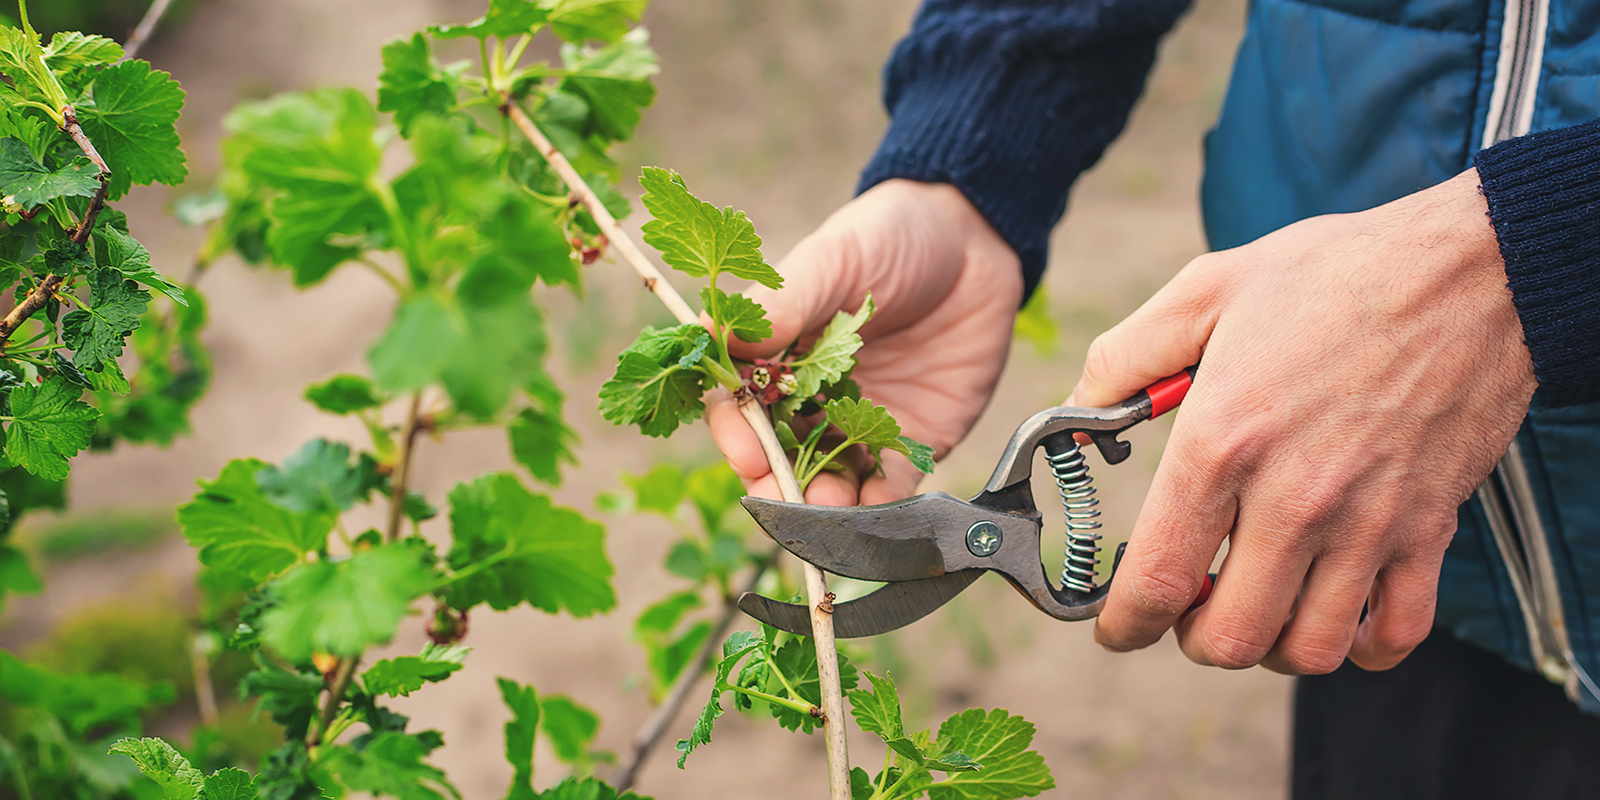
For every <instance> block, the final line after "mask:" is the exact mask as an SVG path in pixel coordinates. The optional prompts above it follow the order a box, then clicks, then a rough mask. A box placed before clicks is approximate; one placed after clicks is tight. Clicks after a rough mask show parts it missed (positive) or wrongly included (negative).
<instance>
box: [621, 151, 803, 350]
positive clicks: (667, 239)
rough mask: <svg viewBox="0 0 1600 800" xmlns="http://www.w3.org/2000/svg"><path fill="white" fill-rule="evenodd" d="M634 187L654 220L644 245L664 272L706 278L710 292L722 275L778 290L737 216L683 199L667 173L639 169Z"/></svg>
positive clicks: (752, 234)
mask: <svg viewBox="0 0 1600 800" xmlns="http://www.w3.org/2000/svg"><path fill="white" fill-rule="evenodd" d="M639 185H640V186H642V187H644V190H645V194H644V196H643V197H641V198H639V201H640V202H642V203H644V207H645V208H647V209H649V210H650V214H651V216H653V217H654V219H652V220H651V221H649V222H646V223H645V224H644V240H645V243H646V244H649V245H650V246H651V247H654V248H655V249H657V250H659V251H661V259H662V260H663V261H665V262H667V264H668V265H669V266H671V267H673V268H674V269H678V270H681V271H682V272H684V273H685V274H687V275H689V276H690V277H692V278H708V279H710V282H711V286H713V287H715V286H716V284H717V277H718V276H720V275H722V274H724V273H726V274H728V275H732V276H733V277H735V278H743V279H745V280H752V281H756V282H757V283H760V284H761V285H763V286H766V287H767V288H769V289H777V288H779V287H781V286H783V278H782V276H780V275H778V271H777V270H775V269H773V268H772V267H769V266H767V262H766V260H765V259H764V258H762V256H761V237H760V236H757V235H756V228H755V226H754V225H752V224H750V220H748V219H746V218H745V216H744V212H743V211H736V210H734V209H733V208H731V207H729V208H722V209H718V208H717V207H716V206H713V205H711V204H710V203H707V202H706V201H704V200H701V199H699V198H697V197H695V196H694V195H692V194H689V189H688V187H687V186H685V185H684V182H683V178H682V177H681V176H679V175H678V173H676V172H673V171H671V170H665V169H660V168H657V167H645V169H644V173H643V174H641V175H640V176H639ZM713 318H715V315H713ZM724 327H726V324H725V323H724Z"/></svg>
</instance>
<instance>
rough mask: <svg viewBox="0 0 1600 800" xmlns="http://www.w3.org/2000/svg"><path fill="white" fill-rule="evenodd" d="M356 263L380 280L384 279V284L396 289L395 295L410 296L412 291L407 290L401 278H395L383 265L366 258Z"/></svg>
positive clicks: (356, 260) (358, 259) (357, 260)
mask: <svg viewBox="0 0 1600 800" xmlns="http://www.w3.org/2000/svg"><path fill="white" fill-rule="evenodd" d="M355 262H356V263H357V264H360V265H361V266H363V267H366V269H367V271H368V272H371V273H372V274H374V275H377V276H378V277H379V278H382V279H383V282H384V283H387V284H389V288H391V289H394V291H395V294H398V295H400V296H401V297H405V296H406V295H407V294H410V292H411V290H410V289H409V288H407V287H406V285H405V284H404V283H403V282H401V280H400V279H399V278H397V277H395V274H394V273H393V272H390V271H389V270H387V269H384V268H383V265H382V264H379V263H378V262H376V261H373V260H372V259H370V258H367V257H366V256H362V257H360V258H357V259H355Z"/></svg>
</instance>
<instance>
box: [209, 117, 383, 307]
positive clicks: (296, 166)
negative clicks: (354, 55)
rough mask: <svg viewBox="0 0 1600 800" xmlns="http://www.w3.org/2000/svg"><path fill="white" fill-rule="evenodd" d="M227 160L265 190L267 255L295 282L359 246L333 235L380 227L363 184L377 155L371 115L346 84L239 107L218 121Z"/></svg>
mask: <svg viewBox="0 0 1600 800" xmlns="http://www.w3.org/2000/svg"><path fill="white" fill-rule="evenodd" d="M223 124H224V125H225V126H226V127H227V128H228V130H229V131H231V132H232V136H230V137H229V139H228V140H227V141H225V142H224V143H223V153H224V156H225V157H226V158H227V160H228V161H229V163H231V164H233V165H235V166H237V168H238V169H240V170H241V171H242V173H243V174H244V175H245V176H246V177H247V178H249V179H250V180H252V181H255V182H256V183H257V184H259V185H260V186H261V187H264V188H266V189H268V190H270V192H269V194H270V199H268V201H267V204H266V209H267V216H268V218H269V219H270V222H271V225H270V228H269V229H268V231H267V244H268V246H269V247H270V248H271V251H272V259H273V260H274V261H276V262H277V263H279V264H282V265H284V266H287V267H289V268H291V269H292V270H293V272H294V281H295V285H297V286H309V285H311V284H314V283H317V282H318V281H321V280H322V279H323V278H324V277H327V275H328V273H329V272H330V271H332V270H333V268H334V267H336V266H338V265H339V264H340V263H342V262H344V261H346V260H348V259H350V258H353V257H354V256H355V255H357V254H358V253H359V252H360V250H361V248H360V247H359V246H357V245H353V244H350V243H348V242H346V241H344V240H343V238H341V237H350V236H359V235H364V234H367V233H368V232H369V231H373V230H383V229H385V228H386V226H387V217H386V216H385V214H384V213H383V209H382V206H381V205H380V203H379V201H378V199H377V198H376V197H375V196H374V194H373V192H372V190H371V189H370V186H371V184H372V183H373V182H375V181H376V180H377V178H378V162H379V159H380V158H381V156H382V153H381V152H380V150H379V148H378V144H377V141H376V139H375V138H374V137H375V136H376V133H377V126H378V115H377V111H376V110H375V109H374V108H373V106H372V102H371V101H370V100H368V99H367V97H366V95H364V94H362V93H361V92H358V91H355V90H354V89H327V90H322V91H316V92H304V93H293V94H283V95H279V96H277V97H274V98H272V99H271V100H267V101H264V102H261V103H250V104H245V105H242V106H240V107H239V108H236V109H234V110H233V112H232V113H230V114H229V115H228V117H227V118H226V119H225V120H224V122H223Z"/></svg>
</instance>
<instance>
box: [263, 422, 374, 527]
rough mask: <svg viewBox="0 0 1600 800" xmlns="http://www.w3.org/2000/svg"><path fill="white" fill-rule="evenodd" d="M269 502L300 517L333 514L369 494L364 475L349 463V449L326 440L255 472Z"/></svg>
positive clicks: (314, 443)
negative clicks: (275, 464)
mask: <svg viewBox="0 0 1600 800" xmlns="http://www.w3.org/2000/svg"><path fill="white" fill-rule="evenodd" d="M256 484H257V485H258V486H260V487H261V493H262V494H264V495H266V497H267V499H268V500H271V501H272V502H274V503H276V504H278V505H279V506H281V507H283V508H286V509H288V510H290V511H293V512H296V513H299V514H333V515H337V514H338V513H339V512H341V511H344V510H346V509H348V508H350V507H351V506H352V505H355V502H356V500H357V499H360V498H361V497H362V496H363V495H364V494H365V493H366V492H365V491H364V490H365V489H366V488H367V486H366V484H367V481H366V479H365V476H363V475H362V474H361V472H360V471H359V470H357V469H356V467H355V466H354V465H352V464H351V463H350V447H349V446H348V445H345V444H342V443H339V442H330V441H328V440H327V439H313V440H311V441H309V442H306V444H305V446H303V447H301V448H300V449H299V450H298V451H296V452H295V453H294V454H293V455H291V456H289V457H288V458H287V459H285V460H284V462H283V467H282V468H279V467H275V466H271V465H268V466H265V467H262V468H261V470H260V471H259V472H257V473H256Z"/></svg>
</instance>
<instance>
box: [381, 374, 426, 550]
mask: <svg viewBox="0 0 1600 800" xmlns="http://www.w3.org/2000/svg"><path fill="white" fill-rule="evenodd" d="M421 410H422V392H417V393H416V394H414V395H412V396H411V408H410V410H409V411H407V412H406V424H405V428H404V429H403V430H402V431H401V434H400V453H399V456H398V457H397V458H396V459H395V465H394V476H393V477H392V478H391V479H390V483H391V485H392V491H391V493H390V495H389V527H388V529H387V530H386V531H384V535H383V540H384V541H386V542H392V541H395V540H397V539H399V538H400V523H401V521H403V520H404V519H405V511H406V492H407V491H408V490H409V488H410V486H409V484H410V483H411V453H412V451H413V450H415V449H416V445H417V434H419V433H421V432H422V428H423V425H422V414H421Z"/></svg>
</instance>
